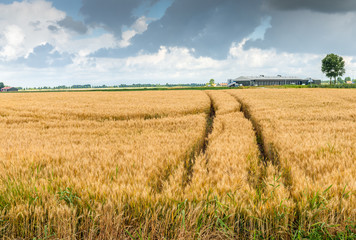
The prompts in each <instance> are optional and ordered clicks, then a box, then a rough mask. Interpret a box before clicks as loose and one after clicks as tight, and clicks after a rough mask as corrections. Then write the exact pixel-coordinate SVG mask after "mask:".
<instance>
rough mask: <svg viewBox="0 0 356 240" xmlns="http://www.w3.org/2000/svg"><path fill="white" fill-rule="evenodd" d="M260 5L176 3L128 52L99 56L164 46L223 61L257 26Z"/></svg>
mask: <svg viewBox="0 0 356 240" xmlns="http://www.w3.org/2000/svg"><path fill="white" fill-rule="evenodd" d="M260 6H261V1H260V0H249V1H244V0H220V1H217V0H194V1H191V0H176V1H174V2H173V4H172V5H171V6H170V7H169V8H168V9H167V10H166V13H165V15H164V16H163V17H162V18H161V19H159V20H157V21H155V22H153V23H151V24H150V25H149V27H148V29H147V31H146V32H144V33H143V34H140V35H136V36H135V37H134V38H133V39H132V41H131V42H132V45H131V46H130V47H128V49H125V50H120V49H116V50H110V49H109V50H108V49H106V50H105V49H104V50H100V56H105V52H106V53H107V56H112V55H117V56H120V57H122V56H126V54H128V53H129V52H131V53H137V52H139V51H140V50H144V51H146V52H156V51H157V50H158V49H159V47H160V46H162V45H163V46H168V47H170V46H178V47H187V48H194V49H195V50H196V54H197V55H199V56H201V55H203V56H210V57H214V58H225V57H226V56H227V54H228V50H229V47H230V46H231V43H232V42H233V41H240V40H241V39H242V38H244V37H246V36H248V35H249V34H250V33H252V32H253V30H254V29H255V28H256V27H257V26H258V25H259V24H260V21H261V18H262V17H263V14H262V13H261V10H260ZM124 24H127V22H124ZM117 25H119V26H120V24H117Z"/></svg>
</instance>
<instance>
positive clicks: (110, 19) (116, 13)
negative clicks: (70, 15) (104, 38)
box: [80, 0, 157, 36]
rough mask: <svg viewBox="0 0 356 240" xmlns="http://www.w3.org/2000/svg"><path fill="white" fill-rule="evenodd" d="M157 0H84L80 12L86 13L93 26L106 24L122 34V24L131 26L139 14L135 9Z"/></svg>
mask: <svg viewBox="0 0 356 240" xmlns="http://www.w3.org/2000/svg"><path fill="white" fill-rule="evenodd" d="M156 1H157V0H100V1H98V0H83V6H82V8H81V9H80V12H81V13H82V14H83V15H84V19H85V23H87V24H89V25H93V26H104V27H105V28H107V29H108V30H110V31H112V32H114V33H115V34H116V35H117V36H120V35H121V29H122V26H131V24H133V23H134V22H135V21H136V19H137V18H138V17H137V16H133V11H134V10H135V9H136V8H138V7H139V6H141V5H142V4H147V2H148V3H149V4H153V3H155V2H156Z"/></svg>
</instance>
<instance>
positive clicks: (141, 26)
mask: <svg viewBox="0 0 356 240" xmlns="http://www.w3.org/2000/svg"><path fill="white" fill-rule="evenodd" d="M148 21H149V19H147V18H146V17H145V16H142V17H140V18H138V19H137V20H136V21H135V22H134V24H132V26H131V27H130V28H129V29H128V30H126V31H123V32H122V34H121V38H122V40H121V41H120V42H119V46H120V47H122V48H125V47H128V46H130V45H131V42H130V40H131V39H132V38H133V37H134V36H136V35H137V34H142V33H144V32H145V31H146V30H147V28H148V23H147V22H148Z"/></svg>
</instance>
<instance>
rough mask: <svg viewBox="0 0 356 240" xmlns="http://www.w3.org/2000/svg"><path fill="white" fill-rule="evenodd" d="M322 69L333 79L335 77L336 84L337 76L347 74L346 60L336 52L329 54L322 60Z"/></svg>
mask: <svg viewBox="0 0 356 240" xmlns="http://www.w3.org/2000/svg"><path fill="white" fill-rule="evenodd" d="M321 63H322V65H321V71H322V72H323V73H325V75H326V76H327V77H328V78H330V84H331V79H332V78H333V79H334V84H336V78H337V77H338V76H342V75H344V74H345V61H344V59H343V58H342V57H340V56H338V55H336V54H333V53H331V54H328V55H326V57H325V58H324V59H323V60H322V61H321Z"/></svg>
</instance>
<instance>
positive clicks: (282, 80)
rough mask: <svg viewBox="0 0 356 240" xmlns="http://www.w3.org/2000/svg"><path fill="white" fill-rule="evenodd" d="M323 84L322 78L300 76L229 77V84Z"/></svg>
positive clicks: (232, 85) (233, 85) (234, 85)
mask: <svg viewBox="0 0 356 240" xmlns="http://www.w3.org/2000/svg"><path fill="white" fill-rule="evenodd" d="M311 83H312V84H321V80H318V79H311V78H306V79H302V78H298V77H283V76H281V75H277V76H272V77H268V76H264V75H260V76H258V77H244V76H242V77H238V78H236V79H229V80H228V86H229V87H236V86H265V85H308V84H311Z"/></svg>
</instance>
